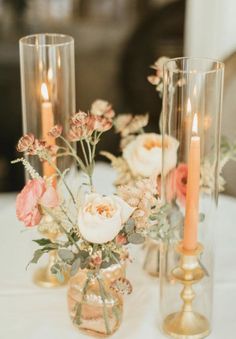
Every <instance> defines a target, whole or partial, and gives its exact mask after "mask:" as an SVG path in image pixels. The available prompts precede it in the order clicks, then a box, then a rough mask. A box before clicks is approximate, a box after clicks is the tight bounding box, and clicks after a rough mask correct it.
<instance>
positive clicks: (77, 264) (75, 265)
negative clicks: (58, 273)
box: [70, 258, 81, 276]
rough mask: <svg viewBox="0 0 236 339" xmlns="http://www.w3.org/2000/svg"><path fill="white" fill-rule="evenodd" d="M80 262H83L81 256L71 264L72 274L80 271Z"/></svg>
mask: <svg viewBox="0 0 236 339" xmlns="http://www.w3.org/2000/svg"><path fill="white" fill-rule="evenodd" d="M80 264H81V259H80V258H77V259H75V261H74V262H73V264H72V265H71V269H70V275H71V276H73V275H75V274H76V273H77V272H78V269H79V267H80Z"/></svg>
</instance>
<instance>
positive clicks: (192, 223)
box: [183, 114, 200, 250]
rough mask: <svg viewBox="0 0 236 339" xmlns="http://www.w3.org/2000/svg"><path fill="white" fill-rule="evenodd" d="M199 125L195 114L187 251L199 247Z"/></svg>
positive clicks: (188, 195) (190, 151)
mask: <svg viewBox="0 0 236 339" xmlns="http://www.w3.org/2000/svg"><path fill="white" fill-rule="evenodd" d="M197 123H198V120H197V114H195V115H194V118H193V126H192V133H193V134H192V137H191V141H190V149H189V157H188V180H187V196H186V212H185V223H184V240H183V247H184V249H186V250H194V249H196V247H197V230H198V219H199V212H198V205H199V185H200V137H199V136H198V135H197V130H198V126H197Z"/></svg>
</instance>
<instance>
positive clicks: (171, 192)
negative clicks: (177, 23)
mask: <svg viewBox="0 0 236 339" xmlns="http://www.w3.org/2000/svg"><path fill="white" fill-rule="evenodd" d="M168 60H169V58H167V57H161V58H159V59H158V60H157V61H156V62H155V63H154V65H153V66H151V68H152V69H154V70H155V73H154V74H153V75H150V76H148V81H149V82H150V83H151V84H152V85H154V86H155V89H156V91H157V92H158V93H159V95H160V97H161V98H162V94H163V65H164V63H165V62H167V61H168ZM179 85H181V84H179ZM148 118H149V117H148V114H145V115H138V116H133V115H132V114H121V115H119V116H118V117H117V118H116V119H115V121H114V125H115V129H116V132H117V133H119V134H120V137H121V141H120V149H121V156H119V157H115V156H114V155H113V154H110V153H108V152H102V154H103V155H104V156H106V157H107V158H108V159H109V160H110V161H111V163H112V166H113V167H114V168H115V170H116V171H117V179H116V181H115V183H114V184H115V185H116V186H117V187H118V192H119V190H120V189H119V186H120V185H127V184H129V185H130V186H134V187H135V185H136V182H137V181H139V180H145V179H146V180H147V178H151V181H152V183H153V188H154V190H155V189H156V194H157V195H159V193H160V190H161V172H162V161H161V158H162V147H163V145H162V136H161V135H160V134H157V133H146V132H145V127H146V126H147V125H148ZM164 147H165V168H164V175H165V177H166V187H167V189H166V199H167V204H164V205H162V204H161V203H160V204H159V209H158V210H157V211H156V213H155V217H153V218H151V219H152V220H154V219H156V223H154V225H151V226H150V230H151V231H150V234H151V236H152V237H153V238H154V239H160V238H161V239H163V235H164V236H166V237H170V236H172V235H173V231H175V230H178V229H179V228H181V226H182V225H183V214H182V212H181V209H182V206H184V205H185V199H186V192H187V177H188V166H187V164H186V163H179V164H178V165H177V166H176V163H177V151H178V147H179V142H178V141H177V140H176V139H175V138H173V137H171V136H166V137H165V145H164ZM229 160H236V144H232V142H230V141H229V140H228V139H227V138H225V137H224V138H222V142H221V157H220V166H219V167H220V173H219V188H218V189H219V191H221V192H222V191H224V189H225V180H224V178H223V175H222V170H223V167H224V166H225V164H226V163H227V162H228V161H229ZM212 166H213V165H212V162H211V159H210V157H209V158H206V159H204V162H203V163H202V165H201V178H200V185H201V190H202V191H203V192H205V193H207V194H211V192H213V190H214V189H215V187H214V171H212ZM170 203H171V204H172V207H173V205H174V206H175V208H174V209H173V208H172V209H171V208H170ZM163 211H165V213H164V212H163ZM160 218H161V219H160ZM201 219H203V218H202V216H201ZM201 219H200V220H201ZM163 230H164V231H163ZM177 233H179V231H178V232H177Z"/></svg>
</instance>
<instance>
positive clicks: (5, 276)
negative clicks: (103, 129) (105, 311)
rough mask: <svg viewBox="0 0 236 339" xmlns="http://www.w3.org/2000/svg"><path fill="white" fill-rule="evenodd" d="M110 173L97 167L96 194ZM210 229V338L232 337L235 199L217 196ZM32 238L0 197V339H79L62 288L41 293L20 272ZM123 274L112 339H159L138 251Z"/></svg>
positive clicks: (155, 291) (153, 282)
mask: <svg viewBox="0 0 236 339" xmlns="http://www.w3.org/2000/svg"><path fill="white" fill-rule="evenodd" d="M113 179H114V173H113V172H112V170H110V169H109V168H108V167H107V166H106V165H102V164H100V165H99V166H97V169H96V173H95V183H96V184H97V189H98V191H101V192H103V193H111V192H112V181H113ZM218 214H219V216H218V219H217V225H216V234H217V236H216V275H215V298H214V300H215V301H214V324H213V332H212V334H211V335H210V336H209V338H211V339H213V338H214V339H222V338H224V339H235V338H236V200H235V199H233V198H230V197H226V196H221V198H220V205H219V213H218ZM32 238H37V234H36V232H35V231H32V230H28V229H27V230H25V228H24V227H23V226H22V225H21V224H20V223H19V222H18V221H17V220H16V217H15V194H0V264H1V267H0V339H15V338H17V339H43V338H47V339H76V338H77V339H78V338H80V339H83V338H88V337H87V336H84V335H82V334H81V333H80V332H78V331H77V330H76V329H75V328H74V327H73V326H72V325H71V322H70V319H69V317H68V313H67V304H66V287H65V288H59V289H54V290H48V289H42V288H39V287H37V286H35V285H34V284H33V283H32V274H33V271H34V269H35V266H32V265H31V267H30V268H29V269H28V271H26V270H25V267H26V264H27V263H28V261H29V259H30V258H31V257H32V251H33V248H34V247H35V246H34V245H33V243H32V242H31V239H32ZM138 254H139V255H138V256H137V258H136V259H135V260H134V263H133V264H132V265H130V267H129V269H128V278H129V279H130V280H131V281H132V284H133V288H134V290H133V293H132V294H131V295H130V296H127V297H126V298H125V312H124V319H123V323H122V325H121V327H120V329H119V330H118V332H117V333H116V334H115V335H114V336H113V338H114V339H121V338H122V339H143V338H146V339H154V338H160V339H162V338H165V336H164V335H163V334H161V332H160V330H159V327H158V326H159V323H158V321H159V285H158V280H157V279H154V278H151V277H149V276H148V275H147V274H145V273H144V272H143V271H142V268H141V251H140V252H138Z"/></svg>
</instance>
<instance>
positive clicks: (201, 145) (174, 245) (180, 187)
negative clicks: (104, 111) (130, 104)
mask: <svg viewBox="0 0 236 339" xmlns="http://www.w3.org/2000/svg"><path fill="white" fill-rule="evenodd" d="M223 76H224V65H223V63H221V62H218V61H214V60H210V59H206V58H177V59H172V60H170V61H168V62H167V63H166V64H165V65H164V93H163V94H164V95H163V116H162V135H163V152H162V190H161V191H162V199H163V201H165V202H166V203H167V204H168V205H169V207H170V209H169V212H168V213H169V214H168V220H169V227H170V231H169V238H168V239H167V240H166V242H165V243H163V246H162V247H161V255H160V271H161V272H160V277H161V279H160V292H161V313H162V324H161V327H162V329H163V330H164V332H165V333H166V334H168V335H170V336H172V337H174V338H185V339H186V338H203V337H205V336H207V335H208V334H209V333H210V331H211V318H212V291H213V272H214V270H213V262H214V228H215V218H216V208H217V201H218V192H219V189H220V182H221V181H220V177H219V169H220V161H221V160H220V140H221V139H220V137H221V111H222V109H221V108H222V89H223Z"/></svg>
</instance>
